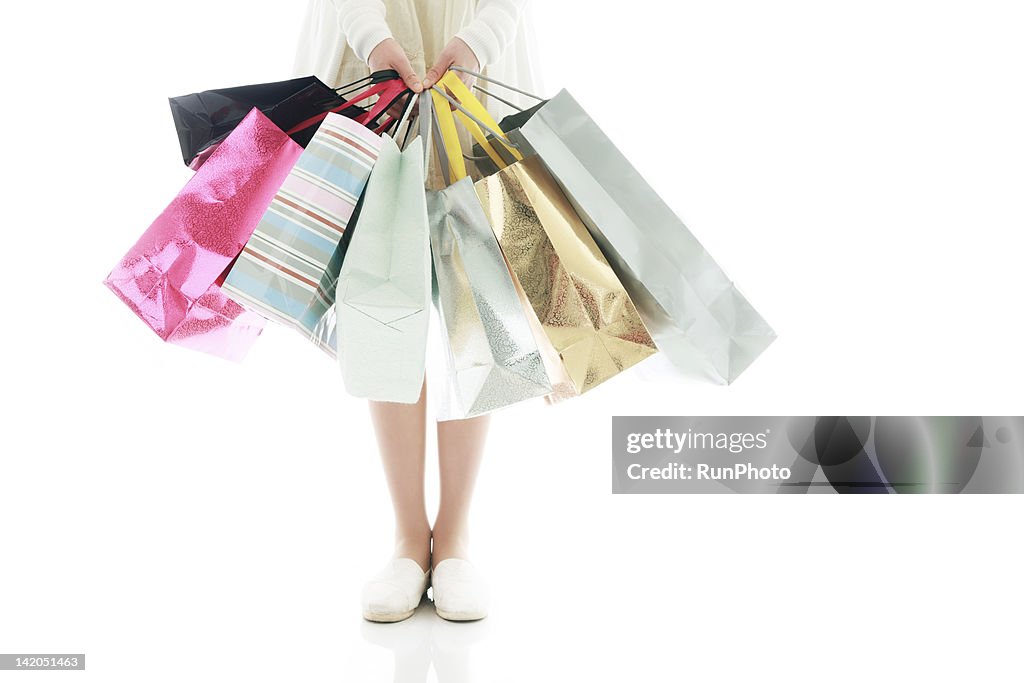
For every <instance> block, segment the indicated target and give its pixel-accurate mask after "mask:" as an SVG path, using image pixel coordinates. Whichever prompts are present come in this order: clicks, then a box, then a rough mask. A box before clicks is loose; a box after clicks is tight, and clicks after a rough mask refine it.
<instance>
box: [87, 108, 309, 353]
mask: <svg viewBox="0 0 1024 683" xmlns="http://www.w3.org/2000/svg"><path fill="white" fill-rule="evenodd" d="M301 153H302V148H301V147H299V145H298V144H296V143H295V142H294V141H292V140H291V139H290V138H289V137H288V136H287V135H286V134H285V133H284V131H282V130H281V129H280V128H278V127H277V126H275V125H274V124H273V123H272V122H271V121H270V120H269V119H268V118H267V117H266V116H264V115H263V114H262V113H261V112H260V111H259V110H258V109H255V108H254V109H253V110H252V111H250V112H249V114H248V115H247V116H246V117H245V118H244V119H243V120H242V122H241V123H240V124H238V126H237V127H236V129H235V130H234V132H232V133H231V135H229V136H228V137H227V138H226V139H225V140H224V142H223V143H222V144H221V145H220V146H219V147H218V148H217V151H216V152H215V153H214V154H213V155H212V156H211V157H210V158H209V160H208V161H207V162H206V163H205V164H204V165H203V167H202V168H201V169H200V170H199V171H197V172H196V174H195V175H194V176H192V178H191V179H190V180H189V181H188V183H187V184H186V185H185V187H184V189H182V190H181V192H179V193H178V196H177V197H175V198H174V200H173V201H172V202H171V203H170V205H169V206H168V207H167V208H166V209H164V211H163V213H161V214H160V216H159V217H158V218H157V219H156V220H155V221H154V222H153V224H152V225H150V227H149V228H148V229H147V230H146V231H145V233H143V235H142V237H140V238H139V240H138V242H136V244H135V246H133V247H132V248H131V249H130V250H129V251H128V253H127V254H126V255H125V256H124V258H122V259H121V261H120V262H119V263H118V264H117V265H116V266H115V267H114V269H113V270H112V271H111V272H110V274H109V275H108V276H107V278H106V280H105V281H104V283H105V284H106V285H107V287H109V288H110V289H111V291H113V292H114V293H115V294H116V295H117V296H118V297H120V298H121V300H122V301H124V302H125V304H127V305H128V306H129V308H131V309H132V310H133V311H135V314H136V315H138V316H139V317H140V318H141V319H142V320H143V321H144V322H145V323H146V324H147V325H149V326H150V328H152V329H153V331H154V332H156V333H157V334H158V335H159V336H160V337H161V338H162V339H164V340H165V341H169V342H172V343H176V344H180V345H183V346H188V347H192V348H196V349H199V350H202V351H206V352H209V353H212V354H215V355H218V356H222V357H225V358H229V359H234V360H240V359H241V358H242V357H243V356H244V355H245V353H246V351H247V350H248V348H249V346H250V345H251V344H252V342H253V341H254V340H255V339H256V337H257V336H258V335H259V333H260V331H261V330H262V329H263V318H262V317H260V316H259V315H256V314H255V313H251V312H247V311H246V310H245V309H243V308H242V306H240V305H239V304H238V303H237V302H236V301H233V300H232V299H230V298H229V297H228V296H227V295H226V294H225V293H224V292H223V291H222V290H221V288H220V287H219V286H218V285H219V282H218V281H219V279H220V278H221V276H222V274H223V272H224V270H225V269H226V268H227V267H228V265H229V264H230V263H231V261H232V259H234V258H235V257H236V256H238V254H239V252H240V251H241V250H242V246H243V245H244V244H245V242H246V240H248V239H249V236H250V235H251V234H252V231H253V229H254V228H255V227H256V224H257V223H258V222H259V220H260V217H261V216H262V215H263V212H264V211H265V210H266V208H267V206H268V205H269V204H270V200H271V199H272V198H273V196H274V193H275V192H277V190H278V188H279V187H280V186H281V183H282V182H284V179H285V177H286V176H287V175H288V172H289V171H290V170H291V168H292V166H293V165H294V164H295V161H296V160H297V159H298V157H299V155H300V154H301Z"/></svg>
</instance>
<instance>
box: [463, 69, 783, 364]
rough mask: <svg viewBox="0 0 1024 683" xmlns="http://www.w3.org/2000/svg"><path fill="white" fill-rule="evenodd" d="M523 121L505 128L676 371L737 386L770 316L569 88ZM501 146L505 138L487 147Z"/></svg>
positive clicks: (764, 338)
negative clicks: (574, 216)
mask: <svg viewBox="0 0 1024 683" xmlns="http://www.w3.org/2000/svg"><path fill="white" fill-rule="evenodd" d="M481 78H484V77H481ZM485 80H491V82H492V83H495V84H496V85H503V84H501V83H496V82H494V81H493V80H492V79H485ZM518 92H522V91H518ZM537 99H540V98H537ZM531 111H532V115H530V114H529V112H531ZM522 119H526V120H525V122H522ZM516 123H517V124H520V127H519V128H518V130H512V131H504V132H505V133H508V134H509V137H510V138H511V139H512V140H513V141H516V142H517V143H519V144H520V145H521V147H522V148H523V149H522V151H523V152H524V153H530V152H532V153H535V154H537V155H538V156H539V157H540V159H541V160H542V161H543V162H544V165H545V166H546V167H547V169H548V170H549V171H550V172H551V174H552V175H553V176H554V177H555V179H556V180H557V181H558V183H559V185H560V186H561V187H562V189H563V190H564V191H565V193H566V195H567V196H568V197H569V200H570V201H571V202H572V204H573V206H574V208H575V209H576V210H577V212H578V213H579V215H580V217H581V218H582V219H583V221H584V222H585V223H586V225H587V228H588V230H589V231H590V233H591V235H592V236H593V237H594V239H595V241H596V242H597V243H598V245H599V246H600V248H601V250H602V252H604V254H605V256H606V257H607V259H608V261H609V262H610V263H611V265H612V268H613V269H614V270H615V272H616V274H617V275H618V276H619V279H620V280H622V282H623V284H624V285H625V287H626V290H627V291H628V292H629V294H630V296H631V297H632V299H633V301H634V303H635V304H636V306H637V308H638V309H639V311H640V315H641V317H642V318H643V320H644V322H645V323H646V324H647V327H648V329H649V330H650V332H651V335H652V336H653V337H654V341H655V343H656V344H657V346H658V349H659V350H660V351H662V353H663V354H664V355H665V357H666V358H668V359H669V360H671V362H672V364H673V365H674V366H675V367H676V369H678V370H680V371H682V372H683V373H685V374H687V375H691V376H693V375H696V376H700V377H704V378H710V379H712V380H714V381H717V382H726V383H729V382H732V381H733V380H735V379H736V378H737V377H738V376H739V375H740V373H742V372H743V371H744V370H745V369H746V368H747V367H748V366H749V365H750V364H751V363H752V362H753V361H754V360H755V359H756V358H757V357H758V356H759V355H760V354H761V352H762V351H764V350H765V349H766V348H767V347H768V345H769V344H771V343H772V342H773V341H774V340H775V333H774V332H773V331H772V329H771V327H769V325H768V323H766V322H765V320H764V319H763V318H762V317H761V315H760V314H759V313H758V312H757V311H756V310H754V308H753V307H752V306H751V305H750V303H749V302H748V301H747V300H746V298H745V297H744V296H743V295H742V294H741V293H740V292H739V290H738V289H737V288H736V287H735V285H734V284H733V282H732V281H731V280H730V279H729V277H728V276H727V275H726V274H725V273H724V272H723V271H722V269H721V267H720V266H719V265H718V264H717V263H716V262H715V260H714V259H713V258H712V257H711V255H710V254H708V252H707V250H705V249H704V247H703V246H701V244H700V242H698V241H697V238H695V237H694V236H693V234H692V233H691V232H690V231H689V229H687V227H686V226H685V225H684V224H683V222H682V221H681V220H680V219H679V218H678V217H677V216H676V215H675V214H674V213H673V212H672V210H671V209H670V208H669V207H668V205H666V204H665V202H664V200H662V199H661V197H659V196H658V194H657V193H656V192H655V191H654V189H653V188H651V186H650V185H649V184H648V183H647V181H645V180H644V179H643V177H642V176H641V175H640V173H639V172H638V171H637V170H636V169H635V168H634V167H633V166H632V164H630V163H629V161H628V160H627V159H626V158H625V156H623V154H622V153H621V152H620V151H619V150H618V149H617V148H616V147H615V145H614V144H613V143H612V141H611V140H609V139H608V137H607V136H606V135H605V134H604V133H603V132H602V131H601V129H600V128H599V127H598V126H597V124H596V123H594V121H593V119H591V118H590V116H589V115H588V114H587V112H586V111H584V109H583V108H582V107H581V106H580V105H579V104H578V103H577V102H576V100H575V99H573V97H572V96H571V95H570V94H569V93H568V92H566V91H565V90H562V91H561V92H559V93H558V94H557V95H555V96H554V97H553V98H551V99H550V100H548V101H547V102H546V103H543V104H542V105H541V106H538V107H535V108H534V109H533V110H528V112H524V115H523V116H521V117H520V120H518V121H516ZM478 150H479V148H478ZM500 152H501V150H500V145H498V144H494V145H493V147H492V148H489V149H487V153H488V154H489V155H490V154H495V153H500Z"/></svg>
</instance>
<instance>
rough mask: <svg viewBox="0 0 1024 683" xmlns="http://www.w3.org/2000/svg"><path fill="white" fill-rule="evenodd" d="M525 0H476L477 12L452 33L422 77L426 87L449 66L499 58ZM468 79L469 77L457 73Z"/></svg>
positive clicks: (475, 66)
mask: <svg viewBox="0 0 1024 683" xmlns="http://www.w3.org/2000/svg"><path fill="white" fill-rule="evenodd" d="M525 4H526V0H479V3H478V4H477V8H476V16H475V17H473V21H471V22H470V23H469V25H468V26H466V27H465V28H463V29H462V30H461V31H459V32H458V33H456V34H455V37H454V38H453V39H452V40H451V42H449V43H448V45H447V46H446V47H445V49H444V50H443V51H442V52H441V54H440V55H438V58H437V61H436V62H435V63H434V65H433V66H432V67H430V70H429V71H427V76H426V78H425V79H424V81H423V86H424V87H426V88H429V87H430V86H431V85H433V84H434V83H436V82H437V81H438V80H440V79H441V77H442V76H444V74H445V72H446V71H448V69H449V68H450V67H452V66H461V67H464V68H467V69H470V70H471V71H478V70H480V69H482V68H484V67H485V66H487V65H488V64H493V63H494V62H496V61H498V59H499V58H500V57H501V54H502V53H503V52H504V51H505V48H506V47H508V45H509V43H511V42H512V41H513V40H515V37H516V31H517V30H518V28H519V16H520V14H521V13H522V11H523V6H524V5H525ZM459 77H460V78H462V80H464V81H466V82H467V83H469V82H472V80H473V79H472V77H470V76H467V75H466V74H461V73H460V74H459Z"/></svg>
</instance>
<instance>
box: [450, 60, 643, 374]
mask: <svg viewBox="0 0 1024 683" xmlns="http://www.w3.org/2000/svg"><path fill="white" fill-rule="evenodd" d="M442 85H443V86H444V87H446V88H448V89H450V90H451V91H452V92H453V93H454V94H455V96H456V97H457V98H458V100H459V101H461V107H462V109H460V110H459V115H460V118H461V119H462V120H463V122H464V123H465V124H466V125H467V126H468V127H469V128H470V132H471V133H472V134H473V136H474V138H476V139H477V140H478V142H479V143H481V144H484V142H485V140H484V138H485V136H484V133H483V131H482V130H481V128H480V126H479V124H484V125H485V126H487V127H489V128H491V129H493V130H497V128H498V124H497V122H495V121H494V120H493V119H492V118H491V117H490V115H489V114H488V113H487V111H486V109H484V108H483V106H482V105H481V104H480V103H479V101H477V100H476V99H475V97H474V96H473V94H472V93H471V92H470V91H469V90H468V89H467V88H466V87H465V85H464V84H463V83H462V81H460V80H459V79H458V77H457V76H456V75H455V74H454V73H451V72H450V73H449V74H448V75H447V76H445V78H444V79H442ZM434 95H435V97H437V98H438V99H439V100H440V102H441V103H443V104H444V105H445V106H441V107H438V119H439V121H441V122H442V123H441V128H442V131H443V132H446V134H445V135H444V140H445V148H446V150H447V151H448V157H449V163H452V164H455V165H458V164H459V161H458V158H461V156H462V155H461V150H459V147H458V145H459V142H458V138H457V136H456V135H455V134H454V126H455V121H454V117H453V116H452V113H451V110H450V108H449V107H448V106H447V97H446V96H445V95H444V94H443V93H441V91H440V90H435V91H434ZM478 122H479V124H478ZM498 132H500V131H498ZM509 149H510V150H512V151H513V152H514V153H515V156H517V157H520V156H521V155H519V154H518V153H516V152H515V150H514V148H512V147H509ZM494 161H495V163H496V164H499V165H500V164H501V163H502V162H503V159H501V158H500V157H498V158H495V159H494ZM476 190H477V194H478V196H479V199H480V202H481V203H482V205H483V209H484V212H485V214H486V215H487V216H488V218H489V220H490V222H491V225H492V226H493V228H494V231H495V233H496V235H497V238H498V243H499V244H500V245H501V250H502V252H503V253H504V255H505V259H506V260H507V261H508V264H509V267H510V269H511V270H512V272H513V274H514V275H515V277H516V279H517V281H518V282H519V284H520V286H521V287H522V288H523V290H524V292H525V293H526V296H527V298H528V299H529V301H530V304H531V307H532V309H533V311H534V313H535V314H536V315H537V318H538V320H539V321H540V324H541V325H542V327H543V329H544V332H545V333H546V335H547V337H548V339H549V340H550V341H551V343H552V345H553V346H554V348H555V349H556V350H557V351H558V353H559V355H560V357H561V359H562V362H563V363H564V365H565V368H566V371H567V372H568V374H569V377H570V378H571V379H572V382H573V384H574V386H575V389H576V391H577V392H578V393H584V392H586V391H589V390H590V389H592V388H593V387H595V386H597V385H599V384H601V383H602V382H604V381H606V380H608V379H610V378H612V377H614V376H615V375H617V374H618V373H620V372H622V371H623V370H626V369H627V368H630V367H632V366H633V365H636V364H637V363H639V362H640V361H642V360H644V359H646V358H648V357H650V356H652V355H654V354H655V353H656V352H657V347H656V346H655V344H654V341H653V340H652V339H651V336H650V334H649V333H648V331H647V328H646V327H645V326H644V323H643V321H642V320H641V318H640V314H639V313H638V312H637V310H636V307H635V306H634V304H633V302H632V301H631V299H630V297H629V294H628V293H627V292H626V290H625V288H624V287H623V285H622V283H621V282H620V281H619V279H618V278H617V277H616V275H615V273H614V271H613V270H612V268H611V266H610V265H609V264H608V261H607V260H606V259H605V258H604V256H603V255H602V253H601V251H600V249H599V248H598V246H597V244H596V243H595V242H594V240H593V238H592V237H591V236H590V234H589V232H588V231H587V229H586V226H585V225H584V224H583V222H582V220H580V218H579V216H578V215H577V214H576V211H575V210H574V209H573V207H572V206H571V205H570V203H569V201H568V199H567V198H566V197H565V195H564V194H563V193H562V191H561V189H560V188H559V187H558V185H557V183H556V182H555V181H554V179H553V178H551V176H550V174H549V173H547V171H546V170H545V169H544V166H543V165H542V164H541V162H540V160H539V159H537V158H536V157H535V156H533V157H529V158H520V160H518V161H516V163H514V164H511V165H509V166H505V167H504V168H502V170H500V171H499V172H498V173H497V174H494V175H491V176H487V177H485V178H483V179H482V180H480V181H478V182H477V183H476Z"/></svg>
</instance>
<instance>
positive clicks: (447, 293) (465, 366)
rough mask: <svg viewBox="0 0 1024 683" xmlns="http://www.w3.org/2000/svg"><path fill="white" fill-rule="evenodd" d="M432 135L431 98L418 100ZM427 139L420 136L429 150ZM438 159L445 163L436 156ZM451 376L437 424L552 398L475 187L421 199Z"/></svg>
mask: <svg viewBox="0 0 1024 683" xmlns="http://www.w3.org/2000/svg"><path fill="white" fill-rule="evenodd" d="M420 103H421V104H420V108H421V112H420V113H421V124H422V129H423V130H424V131H430V127H431V123H430V120H431V119H432V116H431V114H430V112H431V106H432V104H431V98H430V97H422V98H420ZM430 137H431V136H430V135H429V134H427V135H421V138H422V139H423V140H424V141H425V142H426V141H427V140H428V139H429V138H430ZM441 156H443V155H441ZM426 201H427V214H428V216H429V222H430V247H431V253H432V255H433V262H434V278H435V279H434V285H435V288H436V292H435V296H436V300H435V302H436V304H437V309H438V312H439V314H440V318H441V322H442V333H443V337H444V340H445V342H446V346H447V350H448V352H447V365H448V373H447V378H446V380H447V381H446V384H447V386H446V391H444V392H442V396H443V397H444V398H443V399H442V404H441V405H439V406H438V408H437V415H438V419H439V420H455V419H464V418H468V417H475V416H477V415H483V414H485V413H488V412H491V411H493V410H496V409H498V408H502V407H505V406H508V405H511V404H513V403H518V402H519V401H525V400H527V399H531V398H537V397H541V396H545V395H547V394H549V393H551V391H552V387H551V382H550V380H549V379H548V375H547V372H546V371H545V368H544V361H543V359H542V357H541V354H540V351H539V350H538V348H537V342H536V340H535V339H534V338H533V333H532V331H531V328H530V323H529V321H528V320H527V317H526V313H525V311H524V310H523V307H522V304H521V303H520V300H519V295H518V294H517V292H516V288H515V284H514V283H513V281H512V276H511V274H510V273H509V271H508V267H507V265H506V264H505V260H504V258H503V256H502V253H501V249H500V248H499V247H498V241H497V239H496V238H495V236H494V231H493V230H492V229H491V226H490V223H488V221H487V216H486V215H485V214H484V211H483V208H482V207H481V206H480V201H479V200H478V199H477V194H476V191H475V190H474V189H473V183H472V181H471V180H470V179H469V178H468V177H467V178H462V179H461V180H459V181H458V182H456V183H455V184H453V185H450V186H448V187H447V188H445V189H443V190H428V191H427V193H426Z"/></svg>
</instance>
